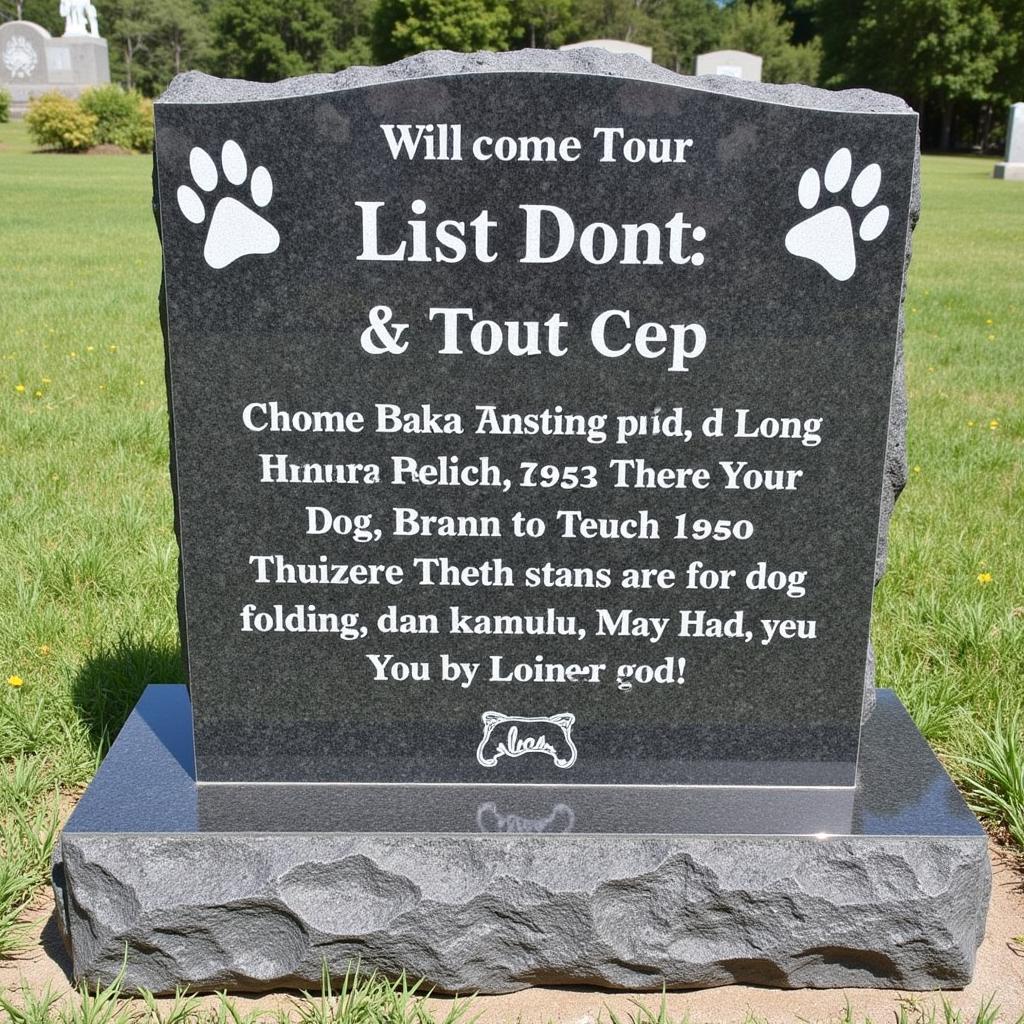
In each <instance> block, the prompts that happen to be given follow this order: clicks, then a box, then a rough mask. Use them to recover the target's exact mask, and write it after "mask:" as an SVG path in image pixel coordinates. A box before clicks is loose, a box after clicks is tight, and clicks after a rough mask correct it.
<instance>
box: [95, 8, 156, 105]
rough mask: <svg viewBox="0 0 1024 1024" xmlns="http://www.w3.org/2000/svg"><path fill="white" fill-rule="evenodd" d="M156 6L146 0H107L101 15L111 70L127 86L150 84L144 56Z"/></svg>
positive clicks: (152, 30)
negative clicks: (108, 49)
mask: <svg viewBox="0 0 1024 1024" xmlns="http://www.w3.org/2000/svg"><path fill="white" fill-rule="evenodd" d="M155 15H156V10H155V7H154V5H153V4H151V3H149V2H148V0H107V2H106V3H104V4H103V11H102V12H101V18H103V17H105V18H106V25H105V27H104V24H103V21H101V22H100V27H101V31H102V32H103V35H105V36H106V38H107V40H108V41H109V43H110V74H111V78H112V79H113V80H114V81H115V82H121V84H122V85H124V87H125V88H126V89H135V88H142V87H143V86H144V85H147V86H149V88H148V89H147V91H148V92H149V93H150V94H152V92H153V91H154V89H153V88H152V86H153V82H152V79H153V78H155V76H153V75H151V74H150V73H149V66H148V64H147V61H146V58H147V56H148V55H149V54H148V50H149V44H150V41H151V40H152V37H153V35H154V33H155V32H156V25H157V23H156V17H155Z"/></svg>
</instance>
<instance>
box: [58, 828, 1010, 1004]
mask: <svg viewBox="0 0 1024 1024" xmlns="http://www.w3.org/2000/svg"><path fill="white" fill-rule="evenodd" d="M62 843H63V850H62V859H63V865H62V868H63V870H64V871H65V872H66V875H67V877H66V879H65V882H66V893H67V901H66V908H65V913H66V914H67V915H68V919H67V922H66V927H67V934H68V935H69V937H70V939H71V949H72V955H73V962H74V975H75V978H76V980H78V981H88V982H90V983H99V984H106V983H109V982H110V981H111V980H112V979H113V978H114V977H115V976H116V975H117V974H118V972H119V971H120V970H121V968H122V963H123V961H124V956H125V948H126V944H127V946H128V949H129V956H128V962H127V966H126V975H125V986H126V988H128V989H136V988H147V989H149V990H152V991H157V992H161V991H163V992H170V991H173V990H174V988H175V987H177V986H179V985H181V984H188V985H189V986H190V987H192V988H194V989H197V990H214V989H221V988H224V987H227V988H230V989H232V990H235V991H267V990H270V989H275V988H284V987H311V986H312V987H315V986H316V984H317V983H318V981H319V975H320V965H321V960H322V958H323V957H325V956H326V957H327V959H328V962H329V965H330V967H331V969H332V971H334V972H337V973H339V974H342V973H344V971H345V968H346V966H347V965H348V964H349V963H350V962H351V961H353V960H355V959H357V958H358V959H359V960H360V962H361V963H362V965H363V966H364V967H365V968H367V969H374V968H378V969H380V970H382V971H383V972H384V973H386V974H390V975H392V976H394V975H397V974H398V973H399V971H400V970H401V969H404V968H407V969H408V970H409V971H410V973H412V974H416V975H419V974H423V975H424V977H425V980H426V982H427V984H428V985H430V986H433V987H435V989H436V990H437V991H459V992H469V991H476V992H480V993H499V992H510V991H515V990H517V989H521V988H525V987H529V986H532V985H541V984H551V985H556V984H587V985H592V986H597V987H603V988H613V989H620V990H622V989H625V990H633V991H656V990H660V989H661V988H662V987H663V985H664V986H665V987H667V988H669V989H685V988H700V987H713V986H717V985H722V984H729V983H740V984H767V985H770V986H771V987H776V988H833V987H836V988H838V987H871V988H898V989H903V990H930V989H936V988H944V989H945V988H960V987H963V986H964V985H966V984H967V983H968V982H969V980H970V977H971V973H972V971H973V967H974V960H975V956H976V951H977V947H978V945H979V944H980V942H981V940H982V937H983V934H984V924H985V917H986V912H987V907H988V898H989V894H990V890H991V868H990V863H989V859H988V852H987V843H986V841H985V839H984V837H973V838H971V837H957V838H947V837H910V838H906V837H905V838H875V837H872V838H849V837H844V838H835V839H829V840H827V841H821V840H818V839H815V838H813V837H807V838H758V839H751V838H748V837H672V838H660V837H643V838H622V837H618V838H608V837H585V836H575V837H567V836H559V837H553V836H547V837H544V836H521V835H520V836H514V837H508V836H488V837H481V836H452V835H443V836H429V837H424V836H415V837H410V836H401V835H399V836H381V835H361V836H353V835H344V834H326V835H323V834H321V835H295V834H281V835H261V836H254V835H246V834H233V835H225V834H205V835H204V834H199V835H189V836H169V835H166V834H165V835H120V836H111V835H97V834H76V835H65V836H64V838H63V840H62ZM337 865H343V866H344V867H343V868H337ZM326 870H339V871H341V872H342V874H344V877H346V878H353V877H358V878H359V879H360V880H361V882H362V884H363V885H365V886H366V887H367V891H368V892H370V893H373V894H377V895H379V896H380V898H381V899H385V900H386V899H391V898H392V894H397V895H395V896H394V899H395V900H396V901H400V899H401V898H402V895H403V894H414V895H413V898H411V899H410V901H409V904H408V906H405V905H403V906H402V908H401V910H400V914H399V916H400V915H411V919H410V917H409V916H407V917H406V919H405V920H404V921H401V922H399V921H397V919H396V917H395V916H391V917H389V916H388V913H387V912H385V913H384V914H382V916H381V920H380V922H379V924H377V925H376V926H375V927H373V928H370V929H367V930H365V931H363V932H359V931H358V929H357V930H356V931H355V932H353V933H351V934H338V933H334V934H332V933H331V932H329V931H327V932H325V931H323V930H319V929H317V928H316V927H315V925H314V924H313V923H311V922H310V921H309V920H308V919H305V920H304V919H303V918H302V916H301V914H297V913H296V910H295V892H294V890H291V891H289V892H285V885H284V879H285V878H288V877H294V876H295V875H296V874H302V873H305V874H306V875H307V876H309V875H312V876H315V875H316V873H317V872H321V871H326ZM894 883H896V884H895V887H894ZM76 892H78V894H79V895H78V898H76ZM609 893H612V896H613V899H614V900H617V901H618V902H617V903H616V904H615V907H614V908H613V911H612V917H611V918H608V916H607V915H608V913H609V909H608V906H607V899H608V894H609ZM682 893H685V894H686V895H685V900H683V899H682V897H681V894H682ZM426 894H429V895H426ZM709 894H710V895H709ZM375 898H376V896H375ZM673 899H675V903H673ZM308 902H309V903H310V904H311V905H314V906H318V907H320V906H324V905H325V901H324V900H323V898H322V893H321V892H320V891H318V890H317V891H313V892H311V894H310V898H309V901H308ZM339 902H340V904H341V905H343V906H348V905H358V901H357V902H356V903H350V901H347V900H345V896H344V895H343V894H341V893H339ZM372 902H373V900H371V903H372ZM705 904H706V905H707V912H708V915H709V916H708V918H707V920H708V921H709V922H715V923H714V924H710V925H709V926H708V931H709V934H708V935H707V936H705V935H703V921H704V919H703V918H701V917H700V916H699V915H700V914H701V913H702V909H701V908H702V907H703V906H704V905H705ZM86 905H88V906H89V907H90V908H91V909H86ZM673 905H675V906H681V907H682V908H683V909H684V910H685V911H686V912H687V913H688V914H689V916H690V920H689V923H688V924H687V923H685V922H684V924H683V926H682V927H679V928H676V929H673V921H672V919H670V918H669V917H668V912H669V908H670V907H672V906H673ZM374 912H375V911H374V909H373V908H372V907H371V910H370V911H369V913H371V914H372V913H374ZM616 914H621V915H623V916H622V917H621V920H620V919H619V917H616V916H615V915H616ZM723 915H726V917H727V919H728V922H729V929H728V932H729V944H728V948H726V949H724V950H723V949H722V948H720V947H721V930H722V924H721V922H722V920H723ZM527 916H529V918H530V920H529V922H526V917H527ZM240 917H241V918H243V919H244V920H243V921H242V923H241V925H240V924H239V918H240ZM474 917H475V918H476V919H477V921H478V923H479V924H480V927H479V928H478V929H476V930H474V929H473V927H472V920H473V918H474ZM640 918H642V920H640ZM602 919H604V920H603V925H602V923H601V922H602ZM229 922H230V923H229ZM609 922H610V923H611V926H612V930H613V931H614V934H615V935H621V934H622V933H623V932H628V930H629V926H630V924H631V923H633V922H635V923H636V924H637V925H638V927H637V929H636V931H635V934H634V935H633V936H631V937H630V938H629V939H627V940H624V944H620V945H619V946H618V947H615V946H614V945H612V944H609V942H608V936H607V932H608V930H609ZM495 926H497V929H498V930H499V931H504V934H496V933H495ZM716 927H717V928H718V930H719V933H718V934H716V933H715V928H716ZM218 928H220V929H221V931H220V932H219V931H218ZM545 928H547V929H550V930H553V931H556V932H558V933H559V940H560V941H561V942H562V943H563V945H562V946H561V947H558V946H557V943H556V946H555V951H556V954H557V955H556V956H553V957H552V956H550V955H548V957H547V962H545V952H548V953H549V954H550V950H548V951H545V948H544V947H545V940H544V939H543V938H541V937H540V936H541V935H542V933H544V930H545ZM602 928H603V932H602ZM242 933H244V935H243V938H245V936H248V938H245V941H244V942H243V944H242V947H241V948H243V949H245V950H252V951H253V952H252V955H251V956H249V954H248V953H246V954H244V955H243V956H242V957H241V958H240V957H239V955H238V952H237V949H236V951H235V957H234V960H232V958H231V957H230V956H229V955H228V954H227V953H225V952H224V948H226V947H229V946H230V945H231V942H232V940H233V941H234V942H235V943H236V945H237V944H238V941H239V938H238V937H239V935H240V934H242ZM474 935H476V936H477V938H475V939H474V937H473V936H474ZM275 937H279V947H278V948H277V949H275V948H273V943H274V941H275ZM257 938H258V940H259V943H262V944H264V947H263V948H260V946H259V943H257V941H256V940H257ZM702 941H706V943H707V946H708V951H707V953H706V955H703V956H702V955H701V948H700V947H701V942H702ZM296 942H300V943H303V944H304V948H303V950H302V951H301V952H300V953H299V954H294V946H295V943H296ZM453 944H457V945H458V947H459V948H458V954H457V956H453V955H452V946H453ZM659 944H660V945H659ZM683 944H685V948H686V949H687V951H688V953H689V956H690V960H686V958H685V956H684V955H682V954H680V952H679V948H680V947H681V946H682V945H683ZM175 946H177V948H179V949H182V948H186V946H187V948H188V949H189V950H190V955H193V959H194V951H195V949H196V948H197V947H198V949H199V951H200V953H199V956H200V957H202V956H203V955H205V956H206V957H207V959H206V961H205V962H204V969H203V970H202V971H199V972H197V971H196V970H194V969H193V970H192V971H191V972H184V973H186V975H187V976H182V973H183V972H181V971H180V970H176V968H177V967H178V965H177V964H176V962H175V957H174V954H173V948H174V947H175ZM289 949H291V951H292V954H293V955H291V957H290V959H289ZM257 950H258V952H257ZM538 951H539V952H538ZM517 958H518V963H517V965H516V966H514V967H513V966H511V965H513V963H514V962H515V961H516V960H517ZM531 958H532V959H531ZM247 959H248V962H249V963H251V965H252V966H251V969H250V968H247V967H246V966H245V963H241V964H240V960H241V961H245V960H247ZM553 961H557V962H553ZM275 962H276V963H278V964H280V963H287V968H285V969H281V970H275ZM432 964H433V965H434V966H433V967H432V966H431V965H432Z"/></svg>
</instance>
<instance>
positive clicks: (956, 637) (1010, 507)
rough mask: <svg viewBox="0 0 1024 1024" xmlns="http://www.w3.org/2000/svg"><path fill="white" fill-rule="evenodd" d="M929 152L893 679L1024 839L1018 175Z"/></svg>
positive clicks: (971, 782) (955, 763) (893, 562)
mask: <svg viewBox="0 0 1024 1024" xmlns="http://www.w3.org/2000/svg"><path fill="white" fill-rule="evenodd" d="M991 166H992V165H991V161H988V160H981V159H974V158H968V157H964V158H951V157H944V158H925V160H924V161H923V175H922V177H923V214H922V218H921V222H920V224H919V226H918V229H917V231H916V232H915V235H914V259H913V261H912V263H911V272H910V280H909V287H908V295H907V310H906V316H907V333H906V352H907V380H908V385H909V394H910V427H909V431H908V435H909V436H908V447H909V462H910V467H911V470H910V479H909V483H908V485H907V489H906V491H904V493H903V496H902V497H901V499H900V501H899V504H898V505H897V511H896V514H895V516H894V517H893V523H892V532H891V536H890V546H889V569H888V572H887V574H886V576H885V578H884V579H883V581H882V583H881V585H880V586H879V588H878V593H877V595H876V600H875V614H874V640H875V645H876V649H877V652H878V680H879V682H880V684H881V685H884V686H892V687H894V688H895V690H896V691H897V693H898V694H899V695H900V697H901V698H902V699H903V701H904V703H906V705H907V706H908V708H909V709H910V711H911V714H913V716H914V719H915V721H916V722H917V724H918V726H919V727H920V728H921V730H922V731H923V732H924V734H925V735H926V736H927V737H928V739H929V740H930V741H931V743H932V744H933V746H935V747H936V749H937V750H938V751H939V753H940V754H941V755H942V756H943V758H944V760H945V763H946V765H947V767H948V768H949V769H950V771H951V772H952V774H953V775H954V777H955V778H956V779H957V780H958V781H959V782H961V784H962V785H963V786H964V789H965V792H966V794H967V795H968V797H969V798H970V799H971V802H972V804H973V805H974V806H975V809H976V810H978V811H979V812H981V813H983V814H984V815H986V817H987V818H988V820H989V821H991V822H994V823H998V824H1001V825H1004V826H1008V827H1009V830H1010V834H1011V835H1012V837H1013V838H1014V839H1015V841H1016V843H1017V844H1018V845H1021V846H1024V730H1022V726H1024V408H1022V405H1021V400H1022V396H1024V279H1022V277H1021V272H1020V268H1021V254H1022V252H1024V187H1021V186H1020V185H1018V184H1017V183H1015V182H1003V181H995V180H993V179H992V177H991Z"/></svg>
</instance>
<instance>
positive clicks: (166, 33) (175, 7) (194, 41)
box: [153, 0, 212, 81]
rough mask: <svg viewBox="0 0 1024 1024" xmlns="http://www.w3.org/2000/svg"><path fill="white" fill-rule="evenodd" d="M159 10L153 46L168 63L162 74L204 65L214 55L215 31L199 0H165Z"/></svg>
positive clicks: (156, 16)
mask: <svg viewBox="0 0 1024 1024" xmlns="http://www.w3.org/2000/svg"><path fill="white" fill-rule="evenodd" d="M154 14H155V25H154V40H153V46H154V49H156V50H157V51H158V52H160V53H161V55H162V57H163V60H162V61H161V64H163V65H165V67H166V70H164V72H163V74H162V75H161V78H163V79H166V80H167V81H169V80H170V78H171V77H172V76H173V75H178V74H181V72H182V71H188V70H189V69H190V68H194V67H199V66H201V65H203V64H204V63H205V62H206V60H207V59H208V58H209V56H210V47H211V44H212V33H211V31H210V24H209V21H208V20H207V18H206V16H205V15H204V14H203V12H202V11H201V10H200V8H199V7H198V6H197V5H196V3H195V0H161V3H160V5H159V7H158V8H157V10H156V11H155V12H154Z"/></svg>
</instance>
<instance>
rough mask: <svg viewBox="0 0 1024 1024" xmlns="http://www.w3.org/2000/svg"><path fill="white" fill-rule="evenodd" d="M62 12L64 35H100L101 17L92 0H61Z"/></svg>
mask: <svg viewBox="0 0 1024 1024" xmlns="http://www.w3.org/2000/svg"><path fill="white" fill-rule="evenodd" d="M60 14H61V17H62V18H63V19H64V35H66V36H95V37H98V36H99V34H100V24H99V18H98V17H97V16H96V7H95V5H94V4H93V3H91V0H60ZM87 21H88V27H86V22H87Z"/></svg>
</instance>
